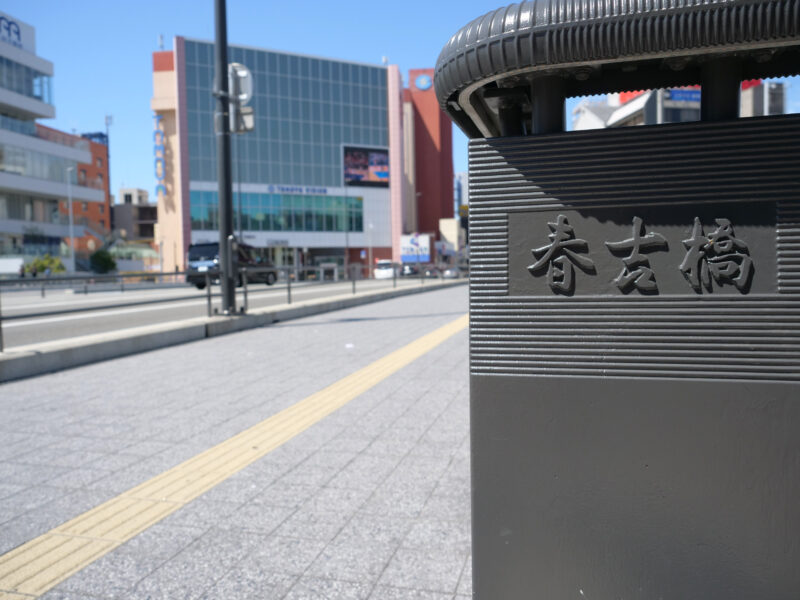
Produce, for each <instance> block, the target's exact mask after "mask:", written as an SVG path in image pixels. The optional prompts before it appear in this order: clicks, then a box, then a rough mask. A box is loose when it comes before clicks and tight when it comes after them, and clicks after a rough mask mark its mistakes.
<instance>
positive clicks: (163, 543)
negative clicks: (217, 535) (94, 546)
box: [114, 521, 210, 563]
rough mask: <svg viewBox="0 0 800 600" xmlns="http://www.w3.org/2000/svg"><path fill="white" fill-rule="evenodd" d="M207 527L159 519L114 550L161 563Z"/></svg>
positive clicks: (183, 548) (174, 554) (197, 537)
mask: <svg viewBox="0 0 800 600" xmlns="http://www.w3.org/2000/svg"><path fill="white" fill-rule="evenodd" d="M209 529H210V528H205V527H179V526H171V525H168V524H167V523H165V522H164V521H161V522H160V523H157V524H155V525H153V526H152V527H150V528H149V529H147V530H146V531H143V532H142V533H140V534H139V535H137V536H135V537H134V538H133V539H130V540H128V541H127V542H125V543H124V544H122V545H121V546H120V547H119V548H117V549H116V550H115V551H114V552H115V553H117V554H129V555H132V556H134V557H138V558H141V559H144V560H149V559H152V560H155V561H157V562H160V563H163V562H165V561H167V560H168V559H170V558H172V557H174V556H176V555H177V554H179V553H180V552H182V551H183V550H185V549H186V548H188V547H189V546H190V545H191V544H193V543H194V542H195V541H196V540H198V539H200V538H201V537H202V536H203V535H204V534H205V533H206V532H207V531H209Z"/></svg>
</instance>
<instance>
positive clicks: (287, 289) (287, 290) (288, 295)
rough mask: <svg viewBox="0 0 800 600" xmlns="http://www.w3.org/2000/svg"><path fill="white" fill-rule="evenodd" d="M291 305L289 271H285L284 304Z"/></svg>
mask: <svg viewBox="0 0 800 600" xmlns="http://www.w3.org/2000/svg"><path fill="white" fill-rule="evenodd" d="M291 303H292V278H291V277H290V276H289V271H288V269H287V271H286V304H291Z"/></svg>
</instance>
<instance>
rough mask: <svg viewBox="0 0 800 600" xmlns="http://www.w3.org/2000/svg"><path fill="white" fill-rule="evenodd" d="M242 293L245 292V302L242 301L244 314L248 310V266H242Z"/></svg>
mask: <svg viewBox="0 0 800 600" xmlns="http://www.w3.org/2000/svg"><path fill="white" fill-rule="evenodd" d="M241 273H242V293H243V296H244V298H243V302H242V314H244V313H246V312H247V268H246V267H244V268H242V271H241Z"/></svg>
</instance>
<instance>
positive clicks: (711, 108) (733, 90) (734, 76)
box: [700, 58, 742, 121]
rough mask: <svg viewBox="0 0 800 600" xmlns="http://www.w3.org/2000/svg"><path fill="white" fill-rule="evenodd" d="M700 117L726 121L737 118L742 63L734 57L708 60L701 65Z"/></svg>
mask: <svg viewBox="0 0 800 600" xmlns="http://www.w3.org/2000/svg"><path fill="white" fill-rule="evenodd" d="M701 83H702V94H701V96H700V119H701V120H703V121H728V120H731V119H738V118H739V102H740V96H741V88H742V64H741V62H739V60H737V59H735V58H719V59H716V60H709V61H708V62H706V63H705V64H704V65H703V70H702V82H701Z"/></svg>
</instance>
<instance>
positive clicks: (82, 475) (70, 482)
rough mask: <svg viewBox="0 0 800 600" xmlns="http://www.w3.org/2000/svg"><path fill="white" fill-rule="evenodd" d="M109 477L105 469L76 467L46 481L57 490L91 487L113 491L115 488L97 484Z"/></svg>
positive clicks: (109, 472)
mask: <svg viewBox="0 0 800 600" xmlns="http://www.w3.org/2000/svg"><path fill="white" fill-rule="evenodd" d="M111 476H112V473H111V471H107V470H105V469H100V468H96V467H95V468H91V467H78V468H76V469H69V470H68V471H67V472H65V473H63V474H61V475H59V476H58V477H53V478H52V479H51V480H50V481H48V485H51V486H54V487H59V488H66V489H73V490H77V489H84V488H88V487H92V488H94V489H98V488H106V489H110V490H112V491H113V490H115V489H116V488H110V487H107V486H106V485H101V484H100V483H99V482H100V481H104V480H105V479H106V478H109V477H111ZM119 478H120V477H117V479H119ZM93 484H97V485H93ZM128 487H132V486H128ZM123 489H127V488H123ZM120 491H122V490H120Z"/></svg>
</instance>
